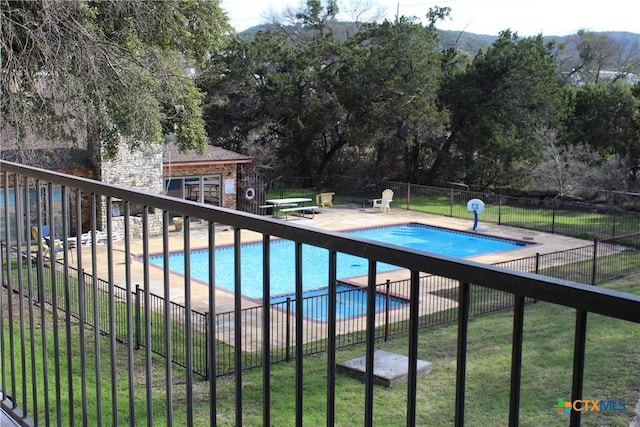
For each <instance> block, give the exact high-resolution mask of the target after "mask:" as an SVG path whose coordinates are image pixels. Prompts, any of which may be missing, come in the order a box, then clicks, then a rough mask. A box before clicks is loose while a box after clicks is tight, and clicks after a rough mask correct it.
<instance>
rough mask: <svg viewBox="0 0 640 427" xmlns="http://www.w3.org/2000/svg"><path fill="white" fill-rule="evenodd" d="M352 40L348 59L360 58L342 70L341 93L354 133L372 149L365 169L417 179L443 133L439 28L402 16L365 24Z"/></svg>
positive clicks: (381, 174) (375, 173) (443, 116)
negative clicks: (352, 49) (369, 164)
mask: <svg viewBox="0 0 640 427" xmlns="http://www.w3.org/2000/svg"><path fill="white" fill-rule="evenodd" d="M352 42H353V43H354V45H355V48H356V49H357V51H359V55H353V56H352V57H351V58H360V59H359V62H358V63H357V64H355V65H354V64H350V63H346V64H345V66H344V67H343V68H342V69H341V79H340V87H341V90H340V91H339V94H340V99H341V102H342V103H343V105H345V106H346V107H347V109H348V111H349V112H350V114H351V115H352V116H353V117H354V120H353V122H354V124H353V126H352V127H353V128H354V129H358V130H359V135H358V136H357V137H358V138H361V139H363V140H368V141H370V144H371V145H372V146H373V148H374V150H373V151H372V152H373V153H375V159H373V165H372V167H370V168H369V174H371V175H375V176H376V177H395V178H401V179H408V180H411V181H415V180H417V179H418V178H417V177H418V174H419V171H420V170H421V169H422V168H423V167H424V165H426V164H427V165H428V164H429V163H430V161H431V156H432V153H433V147H432V146H433V143H434V139H436V140H437V138H438V137H439V136H440V135H443V134H444V133H445V126H444V125H445V124H446V116H445V114H444V112H443V111H442V110H441V109H440V108H439V107H438V105H437V98H438V96H437V95H438V91H439V88H440V84H441V68H440V64H441V55H440V52H438V50H437V48H436V47H437V33H436V31H435V29H434V28H433V27H432V26H428V27H425V26H423V25H421V24H419V23H417V22H415V21H414V20H413V19H409V18H404V17H400V18H399V19H397V20H396V22H393V23H391V22H389V21H385V22H383V23H382V24H376V25H365V26H364V27H363V29H362V31H361V32H360V33H359V34H358V35H357V36H356V37H354V39H353V40H352Z"/></svg>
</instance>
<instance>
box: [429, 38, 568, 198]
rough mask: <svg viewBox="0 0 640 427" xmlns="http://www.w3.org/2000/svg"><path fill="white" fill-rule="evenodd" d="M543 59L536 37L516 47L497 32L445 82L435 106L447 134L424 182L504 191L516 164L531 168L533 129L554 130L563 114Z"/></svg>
mask: <svg viewBox="0 0 640 427" xmlns="http://www.w3.org/2000/svg"><path fill="white" fill-rule="evenodd" d="M551 52H552V45H545V44H544V43H543V40H542V37H541V36H537V37H531V38H524V39H520V38H519V37H518V36H517V34H512V33H511V32H510V31H505V32H502V33H501V34H500V36H499V38H498V39H497V40H496V41H495V42H494V43H493V44H492V45H491V46H490V47H489V48H488V49H487V50H486V52H480V53H478V55H476V57H475V58H474V59H473V61H472V63H471V64H470V65H469V66H468V67H467V68H466V69H465V70H464V71H462V72H460V73H457V74H454V75H452V76H451V78H449V79H448V80H447V83H446V85H445V88H444V90H443V94H442V101H443V103H444V104H445V105H446V107H447V108H448V109H449V111H450V113H451V128H450V133H449V137H448V138H447V141H446V142H445V143H444V144H443V146H442V148H441V150H440V152H439V155H438V158H437V159H436V161H435V162H434V164H433V166H432V168H431V170H430V171H429V172H430V177H431V178H432V179H433V178H434V177H435V176H447V177H448V179H451V180H459V179H461V180H463V181H464V182H465V183H467V184H473V185H476V186H479V187H481V188H487V187H490V186H495V185H511V184H513V182H514V180H515V179H517V178H518V176H517V175H515V174H514V168H515V167H516V166H517V165H518V164H520V163H521V162H532V163H535V162H536V160H537V155H538V153H539V152H540V146H539V144H538V143H537V142H538V139H537V137H536V135H537V134H538V132H539V129H540V128H541V126H545V127H548V128H554V127H555V126H556V125H557V121H558V118H559V117H560V114H561V113H562V112H563V111H564V107H563V105H564V98H563V91H562V90H561V85H560V84H559V81H558V77H557V76H558V73H557V69H556V64H555V62H554V59H553V57H552V54H551Z"/></svg>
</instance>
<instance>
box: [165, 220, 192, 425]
mask: <svg viewBox="0 0 640 427" xmlns="http://www.w3.org/2000/svg"><path fill="white" fill-rule="evenodd" d="M185 257H187V253H186V251H185ZM162 261H163V271H162V276H163V279H162V280H163V282H164V307H163V312H164V343H165V344H164V345H165V355H166V357H165V365H164V373H165V378H167V382H166V384H165V393H166V396H165V405H166V411H167V418H168V423H167V425H171V423H172V422H173V421H172V420H173V382H172V381H171V380H170V378H172V377H173V366H172V360H173V328H172V325H173V317H172V313H171V298H169V295H171V274H170V272H171V268H170V266H169V211H162Z"/></svg>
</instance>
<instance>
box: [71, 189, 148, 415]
mask: <svg viewBox="0 0 640 427" xmlns="http://www.w3.org/2000/svg"><path fill="white" fill-rule="evenodd" d="M78 210H79V213H80V208H79V207H78ZM78 221H80V219H78ZM130 221H131V201H129V200H125V201H124V259H125V263H124V271H125V291H126V300H125V303H126V305H127V314H126V316H127V383H128V386H129V388H128V393H127V397H128V401H129V412H128V415H129V425H131V426H133V425H134V423H135V419H136V417H135V413H136V411H135V408H136V406H135V387H134V385H135V382H134V372H135V364H134V351H135V348H137V345H138V344H137V342H138V339H137V338H138V336H139V335H138V334H137V329H136V328H134V326H135V325H136V324H139V322H137V321H136V322H134V315H135V313H137V309H136V304H135V299H137V296H136V297H135V298H134V293H133V289H132V286H133V283H132V277H131V223H130ZM78 252H79V253H80V251H78ZM137 294H138V292H137V287H136V295H137ZM136 320H137V319H136Z"/></svg>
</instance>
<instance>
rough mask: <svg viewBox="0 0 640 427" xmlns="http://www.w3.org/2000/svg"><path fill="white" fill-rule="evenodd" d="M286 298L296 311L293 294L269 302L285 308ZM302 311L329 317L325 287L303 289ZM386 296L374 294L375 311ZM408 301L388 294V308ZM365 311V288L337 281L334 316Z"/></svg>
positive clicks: (314, 318)
mask: <svg viewBox="0 0 640 427" xmlns="http://www.w3.org/2000/svg"><path fill="white" fill-rule="evenodd" d="M287 299H289V304H290V306H289V308H288V309H289V310H290V311H291V312H292V313H295V312H296V301H295V294H291V295H281V296H277V297H273V298H271V304H272V305H275V307H276V308H277V309H279V310H282V311H286V310H287ZM302 299H303V302H302V303H303V305H304V313H305V316H306V317H309V318H312V319H313V320H319V321H322V322H326V321H327V318H328V317H329V309H328V306H329V296H328V290H327V288H320V289H312V290H310V291H305V293H304V296H303V298H302ZM386 300H387V297H386V295H384V294H381V293H377V294H376V312H379V311H380V310H384V309H385V307H386ZM405 304H408V301H406V300H404V299H402V298H397V297H393V296H390V297H389V309H393V308H397V307H402V306H403V305H405ZM366 312H367V290H366V289H364V288H358V287H356V286H351V285H346V284H343V283H339V284H338V286H337V287H336V318H337V319H344V318H345V317H351V316H357V315H360V314H363V313H366Z"/></svg>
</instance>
